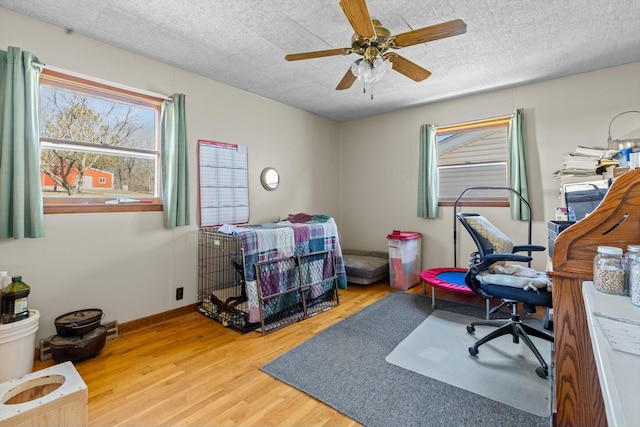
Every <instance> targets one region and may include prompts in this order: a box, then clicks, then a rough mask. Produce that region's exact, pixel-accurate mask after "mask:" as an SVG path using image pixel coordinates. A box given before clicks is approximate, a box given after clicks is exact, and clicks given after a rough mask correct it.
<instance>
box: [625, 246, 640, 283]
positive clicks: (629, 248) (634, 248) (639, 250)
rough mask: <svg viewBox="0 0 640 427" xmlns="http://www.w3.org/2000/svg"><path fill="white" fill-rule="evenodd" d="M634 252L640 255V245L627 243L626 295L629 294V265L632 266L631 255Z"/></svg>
mask: <svg viewBox="0 0 640 427" xmlns="http://www.w3.org/2000/svg"><path fill="white" fill-rule="evenodd" d="M632 254H635V255H638V256H640V245H627V252H625V254H624V264H625V268H626V273H627V274H626V276H627V277H626V283H625V287H624V295H629V285H630V284H629V278H630V277H631V275H630V274H629V267H630V266H631V262H630V257H631V255H632Z"/></svg>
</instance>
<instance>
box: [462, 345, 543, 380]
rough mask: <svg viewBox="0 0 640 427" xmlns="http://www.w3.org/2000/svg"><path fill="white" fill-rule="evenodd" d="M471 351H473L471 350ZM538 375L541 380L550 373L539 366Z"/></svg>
mask: <svg viewBox="0 0 640 427" xmlns="http://www.w3.org/2000/svg"><path fill="white" fill-rule="evenodd" d="M469 351H471V349H469ZM536 374H538V376H539V377H540V378H547V376H548V375H549V371H548V370H547V368H543V367H542V366H539V367H537V368H536Z"/></svg>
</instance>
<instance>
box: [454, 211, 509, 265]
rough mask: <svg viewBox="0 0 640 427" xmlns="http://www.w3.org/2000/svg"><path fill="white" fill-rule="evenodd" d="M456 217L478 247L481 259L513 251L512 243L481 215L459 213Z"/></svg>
mask: <svg viewBox="0 0 640 427" xmlns="http://www.w3.org/2000/svg"><path fill="white" fill-rule="evenodd" d="M457 217H458V220H460V222H461V223H462V225H463V226H464V228H466V229H467V231H468V232H469V234H470V235H471V238H472V239H473V241H474V243H475V244H476V246H477V247H478V252H479V255H480V258H481V259H484V257H485V256H487V255H488V254H492V253H502V254H504V253H506V254H510V253H511V252H512V251H513V241H511V239H510V238H509V237H507V236H506V235H505V234H504V233H503V232H502V231H500V230H498V229H497V228H496V227H495V226H494V225H493V224H492V223H491V222H490V221H489V220H488V219H486V218H485V217H483V216H482V215H480V214H477V213H469V212H461V213H458V214H457Z"/></svg>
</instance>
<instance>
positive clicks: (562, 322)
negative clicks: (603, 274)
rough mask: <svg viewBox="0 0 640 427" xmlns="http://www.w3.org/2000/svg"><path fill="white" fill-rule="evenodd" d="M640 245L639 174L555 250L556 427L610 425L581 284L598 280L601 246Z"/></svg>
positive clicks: (619, 184)
mask: <svg viewBox="0 0 640 427" xmlns="http://www.w3.org/2000/svg"><path fill="white" fill-rule="evenodd" d="M629 244H640V169H635V170H632V171H630V172H627V173H626V174H624V175H622V176H620V177H618V178H617V179H616V181H615V182H614V183H613V185H612V186H611V188H610V189H609V191H608V192H607V195H606V196H605V198H604V200H603V201H602V202H601V203H600V205H599V206H598V207H597V208H596V209H595V210H594V211H593V212H592V213H591V214H590V215H588V216H587V217H586V218H584V219H583V220H581V221H579V222H577V223H576V224H574V225H572V226H571V227H569V228H567V229H566V230H564V231H563V232H562V233H560V234H559V235H558V237H557V239H556V242H555V244H554V247H553V272H551V273H550V275H551V277H552V279H553V325H554V337H555V346H554V354H553V363H554V412H553V424H554V425H556V426H592V427H598V426H606V425H607V416H606V411H605V406H604V402H603V399H602V393H601V387H600V380H599V378H598V370H597V368H596V363H595V359H594V355H593V350H592V343H591V337H590V335H589V327H588V325H587V315H586V311H585V306H584V300H583V297H582V283H583V282H584V281H590V280H592V279H593V257H594V256H595V255H596V252H597V248H598V246H599V245H607V246H618V247H620V248H623V249H626V247H627V245H629Z"/></svg>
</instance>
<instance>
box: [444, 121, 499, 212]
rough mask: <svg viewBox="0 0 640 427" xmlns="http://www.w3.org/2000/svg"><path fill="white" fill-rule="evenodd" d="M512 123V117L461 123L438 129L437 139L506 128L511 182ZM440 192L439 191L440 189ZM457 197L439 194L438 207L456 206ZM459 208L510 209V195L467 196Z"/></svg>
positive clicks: (459, 204) (461, 200) (460, 202)
mask: <svg viewBox="0 0 640 427" xmlns="http://www.w3.org/2000/svg"><path fill="white" fill-rule="evenodd" d="M510 123H511V116H504V117H496V118H493V119H486V120H479V121H474V122H467V123H460V124H453V125H447V126H442V127H438V128H437V130H436V138H437V137H438V136H439V135H446V134H452V133H466V132H475V131H479V130H486V129H495V128H499V127H504V128H505V130H506V134H507V138H506V141H505V144H506V145H507V147H506V148H507V156H506V157H507V158H506V159H505V162H506V164H507V167H506V176H505V177H506V181H507V183H508V182H509V158H508V157H509V156H508V144H509V127H510ZM437 168H438V173H440V159H439V156H438V165H437ZM438 190H439V189H438ZM456 199H457V197H444V196H440V195H439V194H438V206H454V205H455V204H456V203H455V202H456ZM457 205H458V206H475V207H508V206H509V195H508V193H507V192H505V195H504V196H502V197H501V196H495V197H478V196H473V195H469V196H467V195H465V197H464V198H462V199H460V200H459V201H458V204H457Z"/></svg>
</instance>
